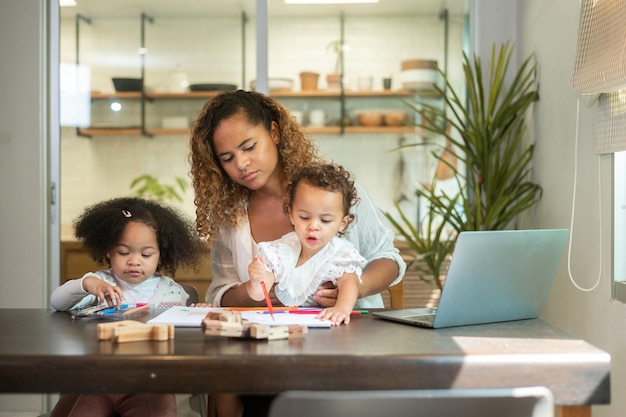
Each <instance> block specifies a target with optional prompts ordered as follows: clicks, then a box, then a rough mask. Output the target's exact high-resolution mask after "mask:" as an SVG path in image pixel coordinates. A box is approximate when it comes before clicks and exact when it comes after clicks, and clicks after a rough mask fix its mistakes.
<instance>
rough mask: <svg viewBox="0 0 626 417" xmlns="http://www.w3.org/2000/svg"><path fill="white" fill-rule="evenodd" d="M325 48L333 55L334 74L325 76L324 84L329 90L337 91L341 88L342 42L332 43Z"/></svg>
mask: <svg viewBox="0 0 626 417" xmlns="http://www.w3.org/2000/svg"><path fill="white" fill-rule="evenodd" d="M327 48H328V49H329V50H330V51H332V52H333V53H334V54H335V69H334V72H332V73H330V74H327V75H326V82H327V83H328V88H329V89H331V90H339V89H340V88H341V73H342V61H343V42H342V41H341V40H336V41H332V42H331V43H329V44H328V47H327Z"/></svg>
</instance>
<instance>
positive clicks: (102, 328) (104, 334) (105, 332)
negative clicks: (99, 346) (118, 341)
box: [97, 320, 144, 340]
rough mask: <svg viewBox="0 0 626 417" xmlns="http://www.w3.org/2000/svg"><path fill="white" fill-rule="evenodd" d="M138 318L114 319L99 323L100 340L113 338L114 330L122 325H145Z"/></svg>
mask: <svg viewBox="0 0 626 417" xmlns="http://www.w3.org/2000/svg"><path fill="white" fill-rule="evenodd" d="M143 324H144V323H141V322H139V321H136V320H123V321H112V322H108V323H98V327H97V331H98V340H110V339H113V332H114V330H115V329H116V328H118V327H120V326H137V325H143Z"/></svg>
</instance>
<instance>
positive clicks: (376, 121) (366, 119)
mask: <svg viewBox="0 0 626 417" xmlns="http://www.w3.org/2000/svg"><path fill="white" fill-rule="evenodd" d="M357 121H358V122H359V125H361V126H380V125H382V124H383V114H382V113H376V112H362V113H359V114H358V115H357Z"/></svg>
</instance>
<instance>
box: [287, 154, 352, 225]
mask: <svg viewBox="0 0 626 417" xmlns="http://www.w3.org/2000/svg"><path fill="white" fill-rule="evenodd" d="M303 182H306V183H307V184H310V185H312V186H313V187H316V188H321V189H323V190H326V191H332V192H335V193H339V194H341V197H342V199H343V214H344V216H349V218H348V224H347V225H346V228H345V229H344V230H343V232H340V235H343V234H344V233H345V232H346V230H347V229H348V227H349V226H350V224H352V222H354V220H355V217H354V214H352V213H350V208H351V207H353V206H355V205H357V204H358V203H359V201H360V199H359V197H358V195H357V191H356V188H355V186H354V179H353V178H352V174H350V171H348V170H346V169H345V168H344V167H342V166H341V165H337V164H312V165H306V166H303V167H302V168H301V169H300V170H299V171H296V173H295V174H294V175H293V178H292V179H291V181H290V182H289V184H288V185H287V198H286V199H285V202H284V203H283V211H284V212H285V214H286V215H289V214H291V208H292V207H293V201H294V199H295V197H296V193H297V191H298V184H300V183H303Z"/></svg>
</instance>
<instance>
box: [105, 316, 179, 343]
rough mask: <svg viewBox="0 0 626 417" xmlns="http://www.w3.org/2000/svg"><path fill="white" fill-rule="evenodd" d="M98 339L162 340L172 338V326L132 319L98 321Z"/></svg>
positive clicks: (124, 340) (119, 341) (128, 340)
mask: <svg viewBox="0 0 626 417" xmlns="http://www.w3.org/2000/svg"><path fill="white" fill-rule="evenodd" d="M97 333H98V340H112V341H114V342H116V343H125V342H136V341H141V340H156V341H163V340H169V339H173V338H174V326H173V325H171V324H147V323H141V322H138V321H134V320H123V321H116V322H112V323H99V324H98V328H97Z"/></svg>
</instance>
